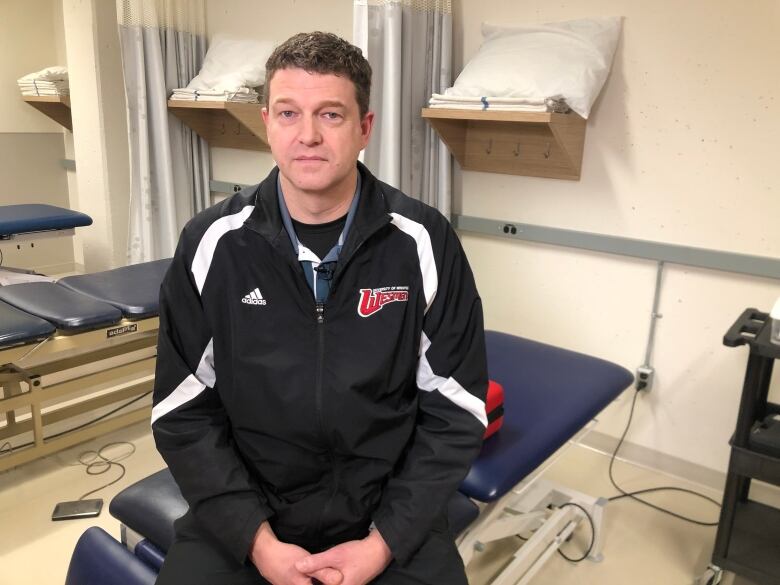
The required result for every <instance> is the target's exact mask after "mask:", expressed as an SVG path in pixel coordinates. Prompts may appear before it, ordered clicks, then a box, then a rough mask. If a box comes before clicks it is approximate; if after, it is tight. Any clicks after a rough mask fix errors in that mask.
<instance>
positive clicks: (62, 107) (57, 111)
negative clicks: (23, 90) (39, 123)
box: [22, 95, 73, 132]
mask: <svg viewBox="0 0 780 585" xmlns="http://www.w3.org/2000/svg"><path fill="white" fill-rule="evenodd" d="M22 99H23V100H24V101H26V102H27V103H28V104H30V105H31V106H32V107H34V108H35V109H36V110H39V111H41V112H43V113H44V114H46V115H47V116H48V117H49V118H51V119H52V120H54V121H55V122H57V124H60V125H61V126H65V128H67V129H68V130H70V131H71V132H73V121H72V120H71V116H70V97H68V96H66V95H23V96H22Z"/></svg>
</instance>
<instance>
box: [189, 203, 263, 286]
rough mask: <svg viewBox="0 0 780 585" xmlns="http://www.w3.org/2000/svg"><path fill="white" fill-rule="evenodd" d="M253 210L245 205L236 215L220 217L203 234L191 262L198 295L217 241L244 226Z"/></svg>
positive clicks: (250, 206)
mask: <svg viewBox="0 0 780 585" xmlns="http://www.w3.org/2000/svg"><path fill="white" fill-rule="evenodd" d="M254 209H255V206H254V205H247V206H246V207H244V208H243V209H242V210H241V211H239V212H238V213H234V214H233V215H226V216H225V217H220V218H219V219H218V220H217V221H215V222H214V223H212V224H211V225H210V226H209V228H208V229H207V230H206V233H205V234H203V237H202V238H201V240H200V243H199V244H198V249H197V250H196V251H195V258H194V259H193V260H192V275H193V276H194V277H195V284H196V285H197V287H198V293H202V292H203V284H204V283H205V282H206V276H208V274H209V268H211V260H212V259H213V258H214V250H216V248H217V244H218V243H219V239H220V238H221V237H222V236H224V235H225V234H226V233H228V232H229V231H231V230H235V229H238V228H240V227H241V226H242V225H244V222H245V221H246V219H247V218H248V217H249V216H250V215H251V214H252V211H253V210H254Z"/></svg>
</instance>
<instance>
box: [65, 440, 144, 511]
mask: <svg viewBox="0 0 780 585" xmlns="http://www.w3.org/2000/svg"><path fill="white" fill-rule="evenodd" d="M116 445H129V446H130V452H129V453H124V454H121V455H120V456H118V457H112V458H109V457H106V456H105V455H104V454H103V451H105V450H106V449H108V448H109V447H114V446H116ZM133 453H135V445H134V444H133V443H130V442H129V441H114V442H113V443H106V444H105V445H103V446H102V447H100V449H98V450H97V451H84V452H83V453H81V454H80V455H79V459H78V461H79V465H83V466H84V467H86V468H87V475H102V474H104V473H106V472H108V471H109V470H110V469H111V468H112V467H114V466H117V467H119V468H120V469H121V470H122V473H121V474H120V475H119V477H117V478H116V479H115V480H113V481H111V482H109V483H107V484H105V485H102V486H100V487H99V488H96V489H94V490H91V491H88V492H87V493H86V494H84V495H83V496H81V497H80V498H79V500H83V499H84V498H86V497H87V496H91V495H92V494H94V493H96V492H99V491H100V490H103V489H105V488H107V487H108V486H111V485H114V484H115V483H117V482H118V481H119V480H121V479H122V478H123V477H124V476H125V473H127V468H126V467H125V466H124V465H122V464H121V463H119V462H120V461H122V460H124V459H127V458H128V457H130V456H131V455H132V454H133ZM88 455H92V456H93V457H92V459H90V460H89V461H85V460H84V458H85V457H86V456H88Z"/></svg>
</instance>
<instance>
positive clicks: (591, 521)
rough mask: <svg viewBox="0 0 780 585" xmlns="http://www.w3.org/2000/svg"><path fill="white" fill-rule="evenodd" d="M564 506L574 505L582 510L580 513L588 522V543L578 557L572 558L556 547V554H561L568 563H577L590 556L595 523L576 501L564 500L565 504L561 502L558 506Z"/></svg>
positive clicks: (594, 540)
mask: <svg viewBox="0 0 780 585" xmlns="http://www.w3.org/2000/svg"><path fill="white" fill-rule="evenodd" d="M566 506H574V507H576V508H579V509H580V510H582V513H583V514H585V517H586V518H587V519H588V524H590V544H589V545H588V548H587V549H586V550H585V553H584V554H583V555H582V556H581V557H580V558H578V559H573V558H571V557H568V556H566V555H565V554H564V552H563V551H562V550H561V549H560V548H559V549H558V554H559V555H561V556H562V557H563V558H564V559H566V560H567V561H569V562H570V563H579V562H581V561H584V560H585V559H587V558H588V557H589V556H590V552H591V551H592V550H593V545H595V544H596V524H595V523H594V522H593V518H591V516H590V514H588V511H587V510H586V509H585V508H584V507H582V506H580V505H579V504H578V503H577V502H566V503H565V504H561V505H560V506H559V508H565V507H566Z"/></svg>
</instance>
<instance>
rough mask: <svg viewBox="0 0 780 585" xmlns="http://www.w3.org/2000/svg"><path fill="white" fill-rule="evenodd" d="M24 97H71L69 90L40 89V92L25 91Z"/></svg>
mask: <svg viewBox="0 0 780 585" xmlns="http://www.w3.org/2000/svg"><path fill="white" fill-rule="evenodd" d="M22 95H37V96H41V95H70V92H69V91H68V90H66V89H65V90H57V91H55V90H53V89H39V90H24V91H23V92H22Z"/></svg>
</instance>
